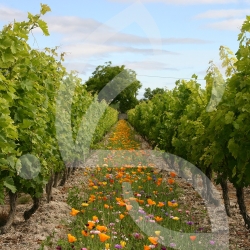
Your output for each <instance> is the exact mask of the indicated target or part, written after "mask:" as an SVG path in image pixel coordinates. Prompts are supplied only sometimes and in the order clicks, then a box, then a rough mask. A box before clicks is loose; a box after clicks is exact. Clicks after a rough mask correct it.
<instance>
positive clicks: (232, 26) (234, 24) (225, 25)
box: [206, 18, 245, 32]
mask: <svg viewBox="0 0 250 250" xmlns="http://www.w3.org/2000/svg"><path fill="white" fill-rule="evenodd" d="M244 20H245V19H244V18H243V19H241V18H239V19H229V20H223V21H220V22H213V23H209V24H207V25H206V27H208V28H213V29H218V30H231V31H238V32H239V31H240V29H241V26H242V23H243V22H244Z"/></svg>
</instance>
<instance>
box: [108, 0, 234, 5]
mask: <svg viewBox="0 0 250 250" xmlns="http://www.w3.org/2000/svg"><path fill="white" fill-rule="evenodd" d="M109 1H110V2H115V3H133V2H136V0H109ZM140 2H141V3H164V4H174V5H176V4H183V5H189V4H229V3H237V2H238V0H140Z"/></svg>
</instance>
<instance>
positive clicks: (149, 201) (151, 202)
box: [147, 199, 156, 205]
mask: <svg viewBox="0 0 250 250" xmlns="http://www.w3.org/2000/svg"><path fill="white" fill-rule="evenodd" d="M147 201H148V204H149V205H155V204H156V203H155V201H153V200H151V199H148V200H147Z"/></svg>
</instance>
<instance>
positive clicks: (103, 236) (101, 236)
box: [99, 233, 110, 242]
mask: <svg viewBox="0 0 250 250" xmlns="http://www.w3.org/2000/svg"><path fill="white" fill-rule="evenodd" d="M99 238H100V241H101V242H104V241H106V240H108V239H109V238H110V236H108V235H107V234H104V233H99Z"/></svg>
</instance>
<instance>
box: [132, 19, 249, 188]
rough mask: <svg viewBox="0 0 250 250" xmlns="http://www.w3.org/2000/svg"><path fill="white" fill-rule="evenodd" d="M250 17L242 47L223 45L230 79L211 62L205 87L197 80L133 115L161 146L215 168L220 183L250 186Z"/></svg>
mask: <svg viewBox="0 0 250 250" xmlns="http://www.w3.org/2000/svg"><path fill="white" fill-rule="evenodd" d="M249 31H250V16H247V18H246V21H245V22H244V23H243V25H242V28H241V33H240V34H239V37H238V40H239V49H238V51H237V52H236V57H234V55H233V53H232V51H231V50H230V49H229V48H227V47H225V46H221V47H220V58H221V60H222V66H223V67H225V68H226V71H225V72H226V77H228V78H227V79H226V80H224V79H223V76H222V74H221V73H220V71H219V69H218V68H217V67H216V66H215V65H214V64H213V62H210V65H209V68H208V70H207V75H206V77H205V80H206V87H205V89H202V88H200V86H199V84H198V83H197V77H196V76H195V75H194V76H192V79H191V80H190V81H183V80H182V81H180V80H179V81H177V82H176V87H175V88H174V89H173V90H171V91H166V92H165V93H162V94H160V95H158V96H157V97H156V98H154V97H153V98H152V99H151V100H149V101H148V102H141V103H140V104H139V105H137V106H136V107H135V108H134V109H132V110H130V111H129V112H128V120H129V122H130V123H131V124H132V125H133V126H134V127H135V128H136V130H137V131H139V132H140V133H141V134H142V135H144V136H145V137H147V138H148V139H149V140H150V141H151V142H153V143H154V145H155V146H158V147H159V148H160V149H162V150H165V151H167V152H169V153H172V154H176V155H178V156H180V157H182V158H184V159H186V160H188V161H189V162H191V163H193V164H195V165H196V166H198V167H199V168H201V169H202V170H203V171H204V172H205V170H206V169H207V168H212V169H213V171H215V172H216V173H217V176H218V181H220V178H221V177H223V178H225V179H227V178H228V179H229V180H230V181H231V182H232V183H233V184H234V186H236V187H246V186H249V185H250V163H249V162H250V151H249V149H250V127H249V124H250V94H249V93H250V81H249V80H250V78H249V75H250V67H249V65H250V61H249V58H250V47H249V45H250V39H249V38H248V35H249V33H248V32H249Z"/></svg>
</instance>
